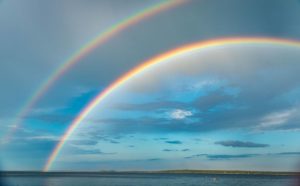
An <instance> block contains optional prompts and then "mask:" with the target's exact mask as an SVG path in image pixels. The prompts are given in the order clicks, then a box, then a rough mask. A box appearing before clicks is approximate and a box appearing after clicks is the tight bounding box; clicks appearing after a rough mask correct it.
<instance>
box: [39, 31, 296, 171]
mask: <svg viewBox="0 0 300 186" xmlns="http://www.w3.org/2000/svg"><path fill="white" fill-rule="evenodd" d="M248 43H250V44H251V43H253V44H277V45H287V46H296V47H300V42H299V41H293V40H288V39H278V38H259V37H253V38H249V37H248V38H225V39H216V40H209V41H204V42H203V41H201V42H196V43H192V44H188V45H184V46H181V47H179V48H176V49H173V50H170V51H168V52H166V53H163V54H160V55H158V56H156V57H153V58H151V59H149V60H147V61H145V62H143V63H140V65H138V66H137V67H135V68H133V69H132V70H130V71H129V72H127V73H126V74H124V75H122V76H120V77H119V78H118V79H117V80H116V81H114V82H113V83H111V84H110V85H109V86H108V87H107V88H106V89H105V90H104V91H102V92H100V93H99V94H98V95H97V96H96V97H95V98H94V99H93V100H92V101H91V102H90V103H89V104H88V105H87V106H86V107H85V108H83V109H82V111H81V112H80V113H79V114H78V116H77V117H76V118H75V119H74V120H73V121H72V123H71V124H70V125H69V127H68V129H67V130H66V132H65V133H64V135H63V136H62V138H61V140H60V141H59V143H58V144H57V145H56V147H55V148H54V150H53V152H52V153H51V155H50V156H49V158H48V161H47V162H46V164H45V167H44V171H48V170H49V169H50V168H51V166H52V164H53V162H54V161H55V159H56V157H57V156H58V154H59V153H60V151H61V149H62V148H63V146H64V144H65V142H66V141H67V139H68V138H69V137H70V136H71V135H72V133H73V132H74V131H75V130H76V128H77V127H78V126H79V124H80V123H81V122H82V120H84V118H85V117H86V116H87V115H88V114H89V113H90V112H91V111H92V110H93V109H94V108H95V107H96V106H97V105H98V104H99V103H101V101H102V100H104V99H105V98H106V97H108V96H109V95H110V94H111V93H112V92H113V91H114V90H116V89H117V88H119V87H120V86H121V85H123V84H125V83H126V82H128V81H129V80H131V79H132V78H133V77H134V76H136V75H137V74H140V73H142V72H144V71H145V70H146V69H148V68H150V67H153V66H155V65H158V64H161V63H164V62H168V61H170V60H169V59H173V58H176V57H178V56H180V55H182V54H186V53H188V52H192V51H195V50H200V49H207V48H213V47H218V46H223V45H237V44H248Z"/></svg>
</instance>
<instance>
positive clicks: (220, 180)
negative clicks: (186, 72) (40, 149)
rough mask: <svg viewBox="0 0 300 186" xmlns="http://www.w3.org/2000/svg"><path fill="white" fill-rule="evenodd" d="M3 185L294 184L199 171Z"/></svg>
mask: <svg viewBox="0 0 300 186" xmlns="http://www.w3.org/2000/svg"><path fill="white" fill-rule="evenodd" d="M3 185H5V186H69V185H70V186H81V185H83V186H96V185H101V186H106V185H107V186H126V185H137V186H150V185H151V186H152V185H153V186H160V185H166V186H177V185H187V186H189V185H191V186H192V185H197V186H202V185H203V186H212V185H215V186H230V185H234V186H239V185H240V186H248V185H249V186H295V185H296V184H295V178H294V177H291V176H254V175H199V174H150V175H149V174H114V175H109V174H108V175H101V176H85V177H63V176H61V177H46V176H40V177H39V176H33V177H29V176H14V177H6V178H4V184H3Z"/></svg>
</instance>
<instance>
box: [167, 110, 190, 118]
mask: <svg viewBox="0 0 300 186" xmlns="http://www.w3.org/2000/svg"><path fill="white" fill-rule="evenodd" d="M192 115H193V113H192V112H191V111H189V110H182V109H176V110H173V111H172V112H171V113H170V117H171V118H172V119H177V120H181V119H185V118H186V117H189V116H192Z"/></svg>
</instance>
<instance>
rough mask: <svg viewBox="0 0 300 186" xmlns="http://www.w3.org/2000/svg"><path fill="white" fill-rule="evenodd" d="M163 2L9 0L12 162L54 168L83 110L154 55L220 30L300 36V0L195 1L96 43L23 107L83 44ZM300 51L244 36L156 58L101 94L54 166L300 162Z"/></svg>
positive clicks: (2, 70)
mask: <svg viewBox="0 0 300 186" xmlns="http://www.w3.org/2000/svg"><path fill="white" fill-rule="evenodd" d="M160 2H162V1H152V0H151V1H138V0H127V1H126V2H124V1H94V0H90V1H83V0H75V1H73V0H72V1H71V0H65V1H59V0H54V1H51V2H50V1H49V2H46V1H38V0H29V1H26V2H25V1H17V0H10V1H8V0H2V1H0V24H1V29H0V43H2V44H0V65H1V67H0V86H1V96H0V103H1V104H0V129H1V130H0V137H1V146H0V148H1V150H0V157H1V158H0V163H1V167H0V168H1V169H3V170H42V169H43V168H44V166H45V164H46V162H47V160H48V158H49V156H50V155H51V152H52V151H53V149H54V148H55V146H56V144H58V142H59V140H60V139H61V137H62V136H63V134H64V133H65V132H66V130H67V128H68V126H70V124H71V123H72V121H73V119H74V118H76V116H77V115H78V114H79V113H80V111H81V110H82V109H84V108H85V106H86V105H87V104H88V103H89V102H90V101H91V100H93V98H95V96H96V95H97V94H98V93H99V92H101V91H103V90H105V88H106V87H107V86H109V85H110V84H111V83H112V82H114V81H115V80H116V79H117V78H118V77H120V76H122V74H124V73H125V72H127V71H129V70H130V69H132V68H133V67H135V66H137V65H138V64H141V63H142V62H143V61H145V60H147V59H150V58H152V57H153V56H156V55H158V54H162V53H165V52H167V51H169V50H171V49H174V48H176V47H180V46H182V45H185V44H189V43H193V42H199V41H207V40H211V39H218V38H232V37H272V38H282V39H290V40H295V41H298V40H300V26H299V24H298V22H299V19H300V2H299V1H298V0H270V1H260V0H246V1H239V0H229V1H226V2H225V1H222V0H196V1H186V2H184V3H181V4H178V5H176V6H174V7H171V8H169V9H167V10H164V11H162V12H159V13H157V14H154V15H152V16H150V17H147V18H146V19H143V20H141V21H139V22H138V23H136V24H133V25H131V26H130V27H128V28H126V29H124V30H122V31H121V32H120V33H118V34H116V35H114V37H112V38H111V39H109V40H108V41H106V42H105V43H104V44H103V45H101V46H99V47H96V48H95V49H94V50H93V51H91V52H90V53H89V54H88V55H86V56H84V57H83V58H82V59H81V60H80V61H79V62H78V63H77V64H76V65H74V66H73V67H72V68H70V69H68V71H66V72H65V73H64V74H63V75H62V76H61V77H60V78H59V79H58V80H57V81H55V83H54V85H53V86H52V87H50V89H49V90H48V91H47V92H46V93H45V94H44V95H43V96H42V97H41V99H39V100H38V101H37V103H36V104H35V105H34V106H33V108H32V109H30V110H29V112H28V113H27V114H26V115H25V116H20V114H19V113H20V111H21V110H22V109H23V107H24V105H25V103H26V102H27V100H28V99H29V98H30V97H32V95H33V94H34V93H35V92H36V91H37V89H38V87H40V86H41V84H42V83H43V82H44V81H45V80H46V79H47V78H48V77H49V76H50V74H52V73H53V72H54V71H55V70H56V69H57V67H59V66H60V65H61V64H62V63H63V62H64V61H66V59H68V58H69V57H70V56H71V55H72V54H74V53H75V52H76V51H78V50H79V49H80V48H81V47H83V46H84V45H85V44H86V43H88V42H89V41H91V40H92V39H93V38H95V36H97V35H99V33H101V32H103V31H105V30H107V29H108V28H110V27H111V26H113V25H115V24H116V23H119V22H120V21H122V20H124V19H126V18H128V17H130V16H131V15H133V14H136V13H137V12H140V11H142V10H144V9H145V8H147V7H150V6H153V5H155V4H156V3H160ZM299 55H300V47H296V46H287V45H282V44H280V43H278V44H274V43H273V44H270V43H265V44H263V43H260V44H257V43H241V44H237V45H222V46H216V47H211V48H209V49H198V50H195V51H193V52H187V53H185V54H183V55H180V56H177V57H175V58H172V59H169V60H168V62H166V63H163V64H158V65H155V66H153V67H151V68H149V69H147V70H145V71H143V72H142V73H139V74H138V75H136V76H135V77H134V78H132V79H130V80H129V81H128V82H127V83H124V84H123V85H122V86H120V87H119V88H117V89H116V90H114V91H113V92H112V93H111V94H110V95H109V96H107V97H106V98H105V99H104V100H103V102H101V104H99V105H97V106H96V107H95V108H94V109H93V110H92V111H91V112H90V113H89V114H88V115H87V116H86V118H84V120H83V121H82V122H81V123H80V125H79V127H78V128H76V130H75V131H74V133H73V134H72V135H71V136H70V138H68V139H67V141H66V142H65V145H64V146H63V148H62V149H61V151H60V153H59V155H58V156H57V158H56V159H55V160H54V162H53V164H52V166H51V168H50V170H161V169H229V170H233V169H234V170H237V169H238V170H274V171H290V170H298V168H299V167H300V164H299V160H300V147H299V145H298V144H297V143H296V141H299V138H300V135H299V134H300V131H299V129H300V124H299V119H300V107H299V103H300V98H299V94H300V83H299V79H300V76H299V73H298V72H299V70H300V64H299V62H298V59H299V57H300V56H299ZM16 120H20V121H21V122H19V123H18V125H17V126H16V125H15V123H16ZM11 130H13V131H14V132H13V133H12V134H11V135H10V136H9V138H8V139H6V138H5V137H6V136H7V134H8V133H9V132H10V131H11ZM298 165H299V166H298Z"/></svg>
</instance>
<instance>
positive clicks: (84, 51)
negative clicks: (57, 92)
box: [2, 0, 188, 142]
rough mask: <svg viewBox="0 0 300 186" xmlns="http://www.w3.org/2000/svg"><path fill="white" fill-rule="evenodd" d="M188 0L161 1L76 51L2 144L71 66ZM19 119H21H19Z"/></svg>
mask: <svg viewBox="0 0 300 186" xmlns="http://www.w3.org/2000/svg"><path fill="white" fill-rule="evenodd" d="M187 1H188V0H168V1H162V2H159V3H157V4H155V5H152V6H150V7H147V8H145V9H143V10H142V11H140V12H138V13H136V14H134V15H132V16H130V17H128V18H126V19H124V20H122V21H121V22H119V23H117V24H115V25H113V26H111V27H110V28H109V29H107V30H105V31H104V32H101V33H100V34H99V35H98V36H97V37H95V38H94V39H92V40H91V41H90V42H88V43H87V44H85V45H83V47H81V48H80V49H79V50H78V51H76V52H75V53H74V54H73V55H71V57H69V58H68V59H67V60H66V61H65V62H64V63H63V64H62V65H60V66H59V67H58V68H57V70H55V71H54V73H52V74H51V75H50V76H49V77H48V78H47V79H46V81H45V82H43V83H42V84H41V86H40V87H39V88H38V89H37V91H36V92H35V93H34V94H33V95H32V96H31V97H30V98H29V99H28V100H27V101H26V103H25V105H24V106H23V107H22V108H21V109H20V111H19V113H18V114H17V116H16V118H17V119H16V121H15V122H14V123H13V124H12V126H13V127H12V129H11V130H10V131H8V133H7V134H6V135H5V136H4V137H3V139H2V142H7V141H8V140H9V138H10V137H11V135H12V134H13V133H14V132H15V130H16V129H17V128H18V127H19V125H20V124H21V122H22V118H24V117H25V116H27V115H28V114H29V112H30V111H31V110H32V108H33V106H34V105H36V103H37V102H38V101H39V100H40V99H41V98H42V96H43V95H45V93H46V92H47V91H48V90H49V89H50V88H51V87H52V86H53V85H54V83H55V82H56V81H57V80H58V79H59V78H60V77H61V76H63V74H65V72H66V71H68V70H69V69H70V68H71V67H72V66H74V65H75V64H77V63H78V62H79V61H80V60H81V59H82V58H83V57H85V56H86V55H88V54H89V53H90V52H91V51H93V50H94V49H95V48H97V47H99V46H101V45H103V44H104V43H105V42H107V41H108V40H109V39H111V38H113V37H114V36H115V35H117V34H118V33H120V32H122V31H123V30H125V29H127V28H128V27H130V26H133V25H135V24H137V23H139V22H141V21H142V20H145V19H147V18H149V17H151V16H154V15H156V14H158V13H160V12H163V11H166V10H168V9H171V8H173V7H176V6H178V5H180V4H182V3H185V2H187ZM19 118H21V119H19Z"/></svg>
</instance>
